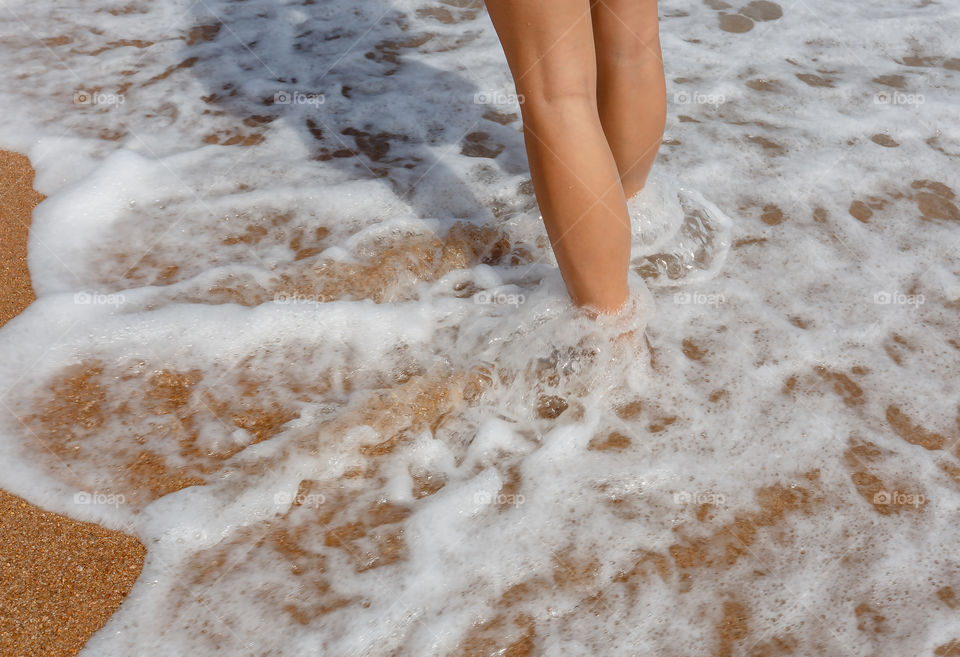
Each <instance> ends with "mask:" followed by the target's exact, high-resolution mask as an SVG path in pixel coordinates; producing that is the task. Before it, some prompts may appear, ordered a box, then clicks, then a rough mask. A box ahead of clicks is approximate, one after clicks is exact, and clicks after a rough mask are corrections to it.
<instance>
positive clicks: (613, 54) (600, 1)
mask: <svg viewBox="0 0 960 657" xmlns="http://www.w3.org/2000/svg"><path fill="white" fill-rule="evenodd" d="M591 11H592V13H593V33H594V40H595V42H596V44H597V104H598V108H599V111H600V121H601V123H602V124H603V132H604V134H606V136H607V142H608V143H609V144H610V150H611V151H613V156H614V158H616V160H617V168H618V169H619V170H620V180H621V183H622V184H623V192H624V196H626V197H627V198H628V199H629V198H630V197H631V196H633V195H634V194H636V193H637V192H638V191H640V190H641V189H642V188H643V186H644V184H645V183H646V180H647V176H648V174H649V173H650V169H651V168H652V167H653V162H654V160H655V159H656V157H657V151H658V150H659V148H660V142H661V140H662V139H663V129H664V123H665V122H666V116H667V88H666V82H665V80H664V76H663V58H662V56H661V53H660V32H659V23H658V18H657V0H591Z"/></svg>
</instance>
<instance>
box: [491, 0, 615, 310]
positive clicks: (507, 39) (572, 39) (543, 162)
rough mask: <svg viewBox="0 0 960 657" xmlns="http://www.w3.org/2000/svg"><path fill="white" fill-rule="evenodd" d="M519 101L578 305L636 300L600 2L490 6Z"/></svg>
mask: <svg viewBox="0 0 960 657" xmlns="http://www.w3.org/2000/svg"><path fill="white" fill-rule="evenodd" d="M486 4H487V8H488V10H489V13H490V18H491V19H492V21H493V25H494V28H495V29H496V31H497V35H498V36H499V37H500V43H501V44H502V45H503V50H504V53H505V54H506V57H507V63H508V64H509V66H510V71H511V73H512V74H513V79H514V83H515V84H516V87H517V93H518V94H520V95H521V96H522V98H523V102H522V103H521V113H522V115H523V132H524V143H525V146H526V150H527V159H528V161H529V164H530V175H531V178H532V179H533V188H534V191H535V193H536V195H537V202H538V204H539V206H540V211H541V213H542V214H543V219H544V223H545V225H546V229H547V235H548V236H549V237H550V242H551V244H552V245H553V251H554V253H555V254H556V257H557V263H558V264H559V266H560V272H561V274H562V275H563V279H564V282H565V283H566V286H567V290H568V291H569V293H570V297H571V298H572V299H573V302H574V303H575V304H576V305H578V306H581V307H584V308H585V309H586V310H588V312H591V314H595V311H598V312H602V313H615V312H617V311H619V310H620V309H621V308H622V307H623V305H624V304H625V302H626V301H627V299H628V296H629V291H628V286H627V270H628V267H629V265H630V237H631V235H630V218H629V215H628V214H627V207H626V197H625V196H624V194H623V188H622V187H621V185H620V172H619V170H618V168H617V161H616V159H615V158H614V154H613V153H612V152H611V150H610V147H609V145H608V144H607V138H606V135H605V134H604V130H603V126H602V125H601V122H600V115H599V112H598V109H597V63H596V51H595V48H594V32H593V25H592V19H591V12H590V0H486Z"/></svg>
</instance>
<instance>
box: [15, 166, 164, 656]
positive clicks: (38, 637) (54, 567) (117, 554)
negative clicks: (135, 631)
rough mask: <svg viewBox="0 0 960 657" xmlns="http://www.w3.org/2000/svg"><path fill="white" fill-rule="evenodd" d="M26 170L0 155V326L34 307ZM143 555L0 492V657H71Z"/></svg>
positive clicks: (130, 543)
mask: <svg viewBox="0 0 960 657" xmlns="http://www.w3.org/2000/svg"><path fill="white" fill-rule="evenodd" d="M33 175H34V171H33V167H31V166H30V162H29V160H28V159H27V158H25V157H23V156H22V155H19V154H17V153H10V152H7V151H0V326H2V325H3V324H6V323H7V322H8V321H10V319H12V318H13V317H15V316H16V315H17V314H18V313H20V312H21V311H23V309H24V308H26V307H27V306H28V305H29V304H30V303H31V302H32V301H33V300H34V299H35V297H34V294H33V289H32V288H31V286H30V275H29V272H28V271H27V235H28V232H29V227H30V215H31V212H32V210H33V208H34V206H36V204H37V203H39V202H40V201H42V200H43V198H44V197H43V195H42V194H40V193H38V192H36V191H35V190H34V189H33ZM145 554H146V550H145V548H144V546H143V544H142V543H141V542H140V541H139V540H137V539H136V538H134V537H132V536H127V535H126V534H123V533H120V532H115V531H110V530H107V529H104V528H103V527H100V526H97V525H93V524H90V523H85V522H78V521H76V520H72V519H70V518H67V517H66V516H61V515H58V514H55V513H50V512H47V511H44V510H42V509H40V508H38V507H36V506H33V505H32V504H30V503H28V502H26V501H25V500H23V499H21V498H19V497H16V496H14V495H10V494H9V493H6V492H4V491H0V583H2V584H0V655H3V656H5V657H6V656H11V657H12V656H14V655H30V656H33V655H37V656H39V655H44V656H50V657H59V656H61V655H75V654H77V653H78V652H79V651H80V649H81V648H82V647H83V644H84V643H86V641H87V639H89V638H90V636H91V635H92V634H93V633H94V632H96V631H97V630H98V629H100V628H101V627H102V626H103V624H104V623H105V622H106V621H107V619H108V618H109V617H110V615H111V614H112V613H113V612H114V611H116V609H117V607H119V606H120V603H121V601H122V600H123V598H124V597H125V596H126V595H127V593H128V592H129V591H130V588H131V587H132V586H133V583H134V581H136V579H137V576H138V575H139V574H140V569H141V568H142V567H143V559H144V555H145Z"/></svg>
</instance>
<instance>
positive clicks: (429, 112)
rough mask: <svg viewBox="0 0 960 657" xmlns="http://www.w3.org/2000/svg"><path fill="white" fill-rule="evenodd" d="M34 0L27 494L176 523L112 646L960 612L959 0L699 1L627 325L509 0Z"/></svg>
mask: <svg viewBox="0 0 960 657" xmlns="http://www.w3.org/2000/svg"><path fill="white" fill-rule="evenodd" d="M0 15H2V17H3V18H2V23H0V25H2V27H0V30H2V31H0V51H2V53H3V59H4V62H5V65H4V66H3V67H2V70H0V78H2V82H3V84H2V85H0V89H2V91H0V107H2V110H3V117H4V120H3V121H2V122H0V147H3V148H7V149H11V150H17V151H20V152H23V153H25V154H27V155H29V157H30V158H31V160H32V162H33V164H34V166H35V167H36V169H37V179H36V187H37V189H38V190H39V191H41V192H43V193H44V194H46V195H47V196H48V198H47V200H45V201H44V202H43V203H42V204H40V205H39V206H38V207H37V209H36V210H35V212H34V221H33V226H32V230H31V234H30V243H29V265H30V273H31V276H32V279H33V284H34V287H35V289H36V292H37V296H38V299H37V301H36V302H35V303H33V304H32V305H31V306H30V307H29V308H28V309H27V310H26V311H25V312H24V313H23V314H22V315H21V316H20V317H18V318H16V319H15V320H13V321H12V322H10V323H9V324H8V325H7V326H5V327H4V328H3V329H2V331H0V344H2V349H3V367H2V369H0V390H2V391H3V395H4V396H3V407H2V409H0V410H2V419H0V451H2V454H3V459H4V460H3V465H4V467H3V468H0V487H2V488H4V489H6V490H9V491H11V492H14V493H16V494H19V495H22V496H24V497H26V498H27V499H29V500H30V501H31V502H34V503H37V504H40V505H42V506H43V507H45V508H48V509H51V510H54V511H58V512H62V513H67V514H69V515H70V516H72V517H75V518H79V519H83V520H89V521H95V522H99V523H101V524H103V525H106V526H108V527H113V528H116V529H122V530H124V531H128V532H131V533H133V534H135V535H137V536H138V537H140V539H141V540H142V541H143V542H144V543H145V544H146V545H147V548H148V555H147V560H146V564H145V566H144V570H143V573H142V574H141V576H140V578H139V580H138V581H137V584H136V585H135V587H134V588H133V590H132V592H131V593H130V595H129V597H128V598H127V599H126V600H125V601H124V603H123V605H122V606H121V608H120V610H119V611H118V612H117V613H116V614H115V615H114V616H113V617H112V618H111V619H110V620H109V621H108V623H107V624H106V625H105V626H104V627H103V628H102V629H101V630H100V631H99V632H97V633H96V634H95V635H94V636H93V638H92V639H91V640H90V641H89V643H88V644H87V646H86V647H85V648H84V650H83V652H82V654H83V655H84V656H98V657H99V656H121V655H123V656H126V655H145V654H150V655H184V654H192V655H219V654H228V655H257V656H266V655H270V656H279V655H317V656H320V655H324V656H330V657H340V656H346V655H371V656H373V655H378V656H379V655H383V656H387V655H415V656H421V655H527V654H529V655H533V654H537V655H565V656H566V655H610V656H618V657H619V656H626V655H654V654H656V655H663V656H670V655H677V656H680V655H683V656H684V657H690V656H693V655H735V654H737V655H739V654H743V655H848V656H853V655H863V656H866V655H872V656H876V655H904V654H910V655H927V654H938V655H946V654H953V652H951V651H955V650H956V645H957V643H956V642H957V641H960V614H958V609H960V597H958V596H960V572H958V560H957V557H956V546H957V543H958V538H960V535H958V529H957V527H958V512H957V508H958V503H960V452H958V439H960V396H958V385H957V382H958V372H960V368H958V365H960V321H958V320H960V267H958V264H957V263H958V260H957V256H958V253H957V245H958V237H960V212H958V209H957V205H956V196H955V190H957V189H958V184H960V176H958V173H957V167H956V163H957V158H958V155H960V133H958V130H957V127H956V101H957V88H958V84H960V79H958V76H960V59H958V57H960V54H958V53H957V51H956V44H955V40H954V36H953V35H954V33H955V31H956V27H958V25H960V7H957V6H954V5H951V4H946V3H940V4H937V3H915V4H905V3H892V2H878V1H873V2H863V3H849V2H841V1H839V0H816V1H815V2H808V3H799V4H796V3H794V4H788V3H784V4H783V5H782V6H781V5H777V4H775V3H772V2H751V3H749V4H744V5H739V4H734V5H728V4H727V3H725V2H711V3H707V4H697V5H689V4H688V3H681V2H676V1H673V0H668V1H665V2H662V3H661V17H662V27H661V34H662V41H663V51H664V59H665V64H666V69H667V79H668V93H669V102H670V117H669V119H668V126H667V133H666V136H665V139H664V144H663V147H662V149H661V153H660V157H659V159H658V162H657V164H656V170H655V174H654V176H653V178H652V179H651V182H650V185H649V187H648V188H647V189H646V190H645V191H644V192H643V193H642V194H640V195H639V196H638V197H637V198H634V199H631V200H630V209H631V213H632V217H633V220H634V222H635V224H634V228H635V242H634V253H633V256H634V261H633V267H632V270H631V279H630V280H631V291H632V301H631V304H632V305H631V309H630V312H629V313H627V315H626V318H625V319H622V320H618V321H601V322H592V321H590V320H588V319H586V318H584V317H582V316H581V315H580V314H578V313H577V312H575V309H574V308H573V307H572V306H571V305H570V303H569V300H568V299H567V297H566V294H565V291H564V288H563V284H562V280H561V279H560V277H559V273H558V272H557V270H556V266H555V264H556V263H555V260H554V259H553V256H552V253H551V251H550V247H549V243H548V242H547V239H546V234H545V231H544V230H543V226H542V223H541V222H540V220H539V213H538V210H537V207H536V201H535V198H534V196H533V193H532V188H531V185H530V182H529V175H528V171H527V168H526V161H525V157H524V150H523V143H522V136H521V132H520V115H519V106H518V105H517V101H518V99H517V98H516V97H515V95H514V94H513V91H514V90H513V87H512V83H511V81H510V78H509V73H508V71H507V68H506V64H505V61H504V59H503V54H502V52H501V51H500V49H499V45H498V42H497V40H496V35H495V33H494V32H493V29H492V26H491V25H490V22H489V18H488V17H487V15H486V13H485V12H484V10H483V8H482V5H481V4H480V3H477V2H474V1H472V0H465V1H459V0H458V1H454V0H449V1H447V0H445V1H442V2H436V3H434V2H428V1H422V2H421V1H418V2H403V1H396V2H384V1H382V0H357V1H355V2H350V3H339V2H338V3H331V2H327V3H316V4H314V3H312V2H302V3H297V2H272V3H265V2H254V1H252V0H248V1H246V2H228V1H226V0H208V1H207V2H204V3H190V2H186V1H175V0H171V1H165V2H140V1H137V0H133V1H125V2H109V1H104V2H99V3H88V2H83V3H81V2H56V3H53V2H49V1H47V0H31V1H30V2H27V1H26V0H7V1H6V2H5V3H4V4H3V7H2V11H0ZM638 111H639V110H638ZM630 329H632V330H633V331H634V333H633V334H632V336H630V337H628V338H627V339H620V340H617V339H616V338H617V336H621V334H623V333H624V332H625V331H629V330H630ZM621 337H622V336H621ZM951 642H953V643H951Z"/></svg>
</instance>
